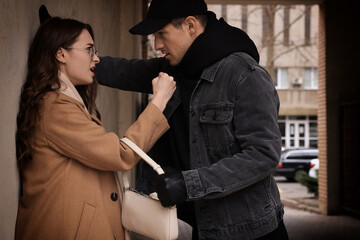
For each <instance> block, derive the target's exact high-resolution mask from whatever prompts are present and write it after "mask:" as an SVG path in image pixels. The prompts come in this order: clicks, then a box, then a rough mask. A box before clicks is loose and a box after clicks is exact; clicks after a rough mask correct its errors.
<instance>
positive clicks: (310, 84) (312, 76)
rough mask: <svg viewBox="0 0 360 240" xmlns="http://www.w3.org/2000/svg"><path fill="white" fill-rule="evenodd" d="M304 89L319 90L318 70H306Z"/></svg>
mask: <svg viewBox="0 0 360 240" xmlns="http://www.w3.org/2000/svg"><path fill="white" fill-rule="evenodd" d="M304 88H306V89H317V88H318V73H317V68H305V72H304Z"/></svg>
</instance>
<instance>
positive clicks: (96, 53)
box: [64, 46, 98, 58]
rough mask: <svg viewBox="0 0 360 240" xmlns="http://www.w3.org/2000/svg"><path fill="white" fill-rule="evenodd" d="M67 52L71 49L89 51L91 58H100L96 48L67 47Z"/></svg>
mask: <svg viewBox="0 0 360 240" xmlns="http://www.w3.org/2000/svg"><path fill="white" fill-rule="evenodd" d="M64 49H66V50H69V49H77V50H86V51H88V53H89V54H90V57H91V58H93V57H94V55H96V56H98V52H97V51H96V49H95V47H94V46H92V47H87V48H76V47H67V48H64Z"/></svg>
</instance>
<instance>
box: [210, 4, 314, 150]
mask: <svg viewBox="0 0 360 240" xmlns="http://www.w3.org/2000/svg"><path fill="white" fill-rule="evenodd" d="M209 9H210V10H211V11H214V12H215V13H216V15H217V16H218V17H219V18H220V17H223V18H224V19H225V20H226V21H227V22H228V23H229V24H230V25H232V26H235V27H238V28H241V29H243V30H244V31H245V32H247V33H248V35H249V36H250V37H251V38H252V39H253V41H254V42H255V44H256V46H257V47H258V50H259V54H260V65H262V66H263V67H265V68H266V69H267V70H268V72H269V73H270V75H272V77H273V81H274V84H275V86H276V88H277V91H278V94H279V97H280V112H279V127H280V130H281V134H282V147H283V149H290V148H316V147H317V145H318V143H317V142H318V141H317V140H318V135H317V88H318V77H317V75H318V74H317V65H318V44H317V42H318V28H319V27H318V12H319V9H318V5H291V6H290V5H271V6H266V5H231V4H230V5H220V4H210V5H209Z"/></svg>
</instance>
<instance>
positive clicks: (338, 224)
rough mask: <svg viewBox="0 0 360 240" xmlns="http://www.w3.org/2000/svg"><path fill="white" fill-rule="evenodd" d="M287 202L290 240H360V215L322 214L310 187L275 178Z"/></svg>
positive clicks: (286, 222) (285, 202)
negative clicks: (355, 216)
mask: <svg viewBox="0 0 360 240" xmlns="http://www.w3.org/2000/svg"><path fill="white" fill-rule="evenodd" d="M275 179H276V181H277V183H278V187H279V190H280V196H281V199H282V202H283V203H284V205H285V219H284V222H285V225H286V228H287V230H288V234H289V239H290V240H360V219H359V218H354V217H351V216H347V215H338V216H325V215H321V214H319V210H318V201H317V199H316V198H314V196H313V194H310V193H308V192H307V188H306V187H304V186H302V185H300V184H298V183H291V182H286V181H285V179H283V178H281V177H276V178H275Z"/></svg>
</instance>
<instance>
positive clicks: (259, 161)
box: [183, 67, 281, 200]
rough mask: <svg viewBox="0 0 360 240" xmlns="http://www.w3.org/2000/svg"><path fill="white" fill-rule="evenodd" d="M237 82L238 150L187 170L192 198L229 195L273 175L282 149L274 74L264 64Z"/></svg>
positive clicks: (235, 108) (236, 134) (235, 109)
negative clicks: (214, 161)
mask: <svg viewBox="0 0 360 240" xmlns="http://www.w3.org/2000/svg"><path fill="white" fill-rule="evenodd" d="M246 75H247V76H246V77H241V79H239V80H238V81H237V85H236V90H235V92H236V93H235V96H234V98H235V100H234V102H235V106H234V110H233V111H234V112H233V121H232V124H233V128H234V134H235V138H236V144H237V146H238V147H237V149H239V151H237V152H236V153H234V154H233V155H232V156H228V157H223V158H222V159H219V161H217V162H216V163H214V164H212V165H210V166H208V167H202V168H198V169H194V170H189V171H184V172H183V175H184V177H185V182H186V187H187V191H188V194H189V197H190V199H193V200H194V199H198V198H203V199H212V198H219V197H223V196H226V195H229V194H231V193H233V192H236V191H239V190H241V189H244V188H246V187H248V186H251V185H253V184H255V183H257V182H259V181H260V180H262V179H264V178H266V177H268V176H270V175H271V174H272V173H273V172H274V170H275V169H276V167H277V165H278V162H279V158H280V151H281V136H280V131H279V127H278V124H277V115H278V109H279V98H278V95H277V92H276V89H275V87H274V85H273V83H272V80H271V77H270V76H269V75H268V74H267V73H266V71H265V70H264V69H262V68H261V67H256V68H255V69H250V70H249V71H248V72H247V74H246Z"/></svg>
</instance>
